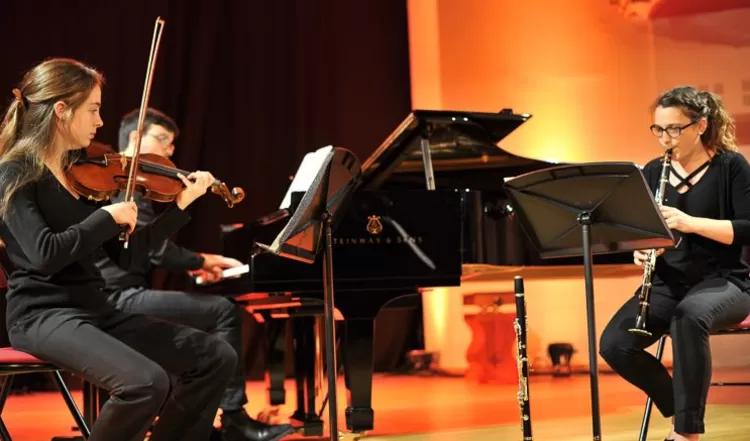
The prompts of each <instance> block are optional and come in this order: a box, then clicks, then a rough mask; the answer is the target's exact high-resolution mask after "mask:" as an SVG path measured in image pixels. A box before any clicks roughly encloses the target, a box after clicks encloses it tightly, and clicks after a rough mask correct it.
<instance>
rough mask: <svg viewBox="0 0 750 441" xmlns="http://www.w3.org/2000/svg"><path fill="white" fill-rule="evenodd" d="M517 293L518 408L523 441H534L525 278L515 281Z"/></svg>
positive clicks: (519, 277) (515, 324)
mask: <svg viewBox="0 0 750 441" xmlns="http://www.w3.org/2000/svg"><path fill="white" fill-rule="evenodd" d="M513 282H514V285H515V292H516V319H515V321H514V322H513V327H514V328H515V331H516V346H517V357H516V360H517V364H518V386H519V387H518V406H519V407H520V409H521V432H522V434H523V441H532V437H531V406H530V402H529V360H528V357H527V356H526V328H527V327H528V321H527V318H526V297H525V293H524V288H523V277H521V276H516V277H515V278H514V280H513Z"/></svg>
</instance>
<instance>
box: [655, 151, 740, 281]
mask: <svg viewBox="0 0 750 441" xmlns="http://www.w3.org/2000/svg"><path fill="white" fill-rule="evenodd" d="M661 164H662V163H661V158H655V159H653V160H651V161H650V162H649V163H648V164H646V165H645V166H644V168H643V175H644V177H645V178H646V181H647V182H648V184H649V187H650V188H651V190H652V191H653V192H655V191H656V188H657V186H658V184H659V175H660V172H661ZM666 197H667V201H666V202H665V205H668V206H672V207H675V208H677V209H680V210H681V211H683V212H684V213H686V214H688V215H691V216H697V217H708V218H713V219H719V220H728V221H730V222H731V224H732V228H733V231H734V240H733V241H732V243H731V244H728V245H727V244H723V243H720V242H717V241H714V240H711V239H708V238H706V237H703V236H700V235H698V234H686V233H681V232H676V234H677V236H678V237H681V238H682V240H681V242H680V244H679V246H678V247H677V248H673V249H668V250H666V252H665V253H664V254H663V255H661V256H660V257H659V258H657V260H656V276H657V279H661V281H666V282H667V283H669V284H670V285H672V284H675V283H677V284H680V285H682V287H684V288H685V289H689V288H690V287H691V286H692V285H694V284H695V283H697V282H699V281H700V280H702V279H705V278H712V277H722V278H726V279H728V280H730V281H732V282H733V283H735V284H736V285H738V286H739V287H740V288H741V289H742V290H750V276H749V274H750V265H748V264H747V262H745V260H744V256H743V254H744V249H743V248H744V247H747V246H749V245H750V164H748V161H747V159H746V158H745V157H744V156H743V155H742V154H740V153H736V152H721V153H719V154H717V155H716V156H714V158H713V159H712V160H711V164H710V166H709V168H708V170H706V172H705V174H704V175H703V176H702V177H701V178H700V180H698V182H697V183H696V185H695V187H694V188H692V189H690V190H689V191H687V192H686V193H685V194H682V195H680V194H678V193H677V191H676V190H675V189H674V188H673V187H671V186H668V188H667V192H666Z"/></svg>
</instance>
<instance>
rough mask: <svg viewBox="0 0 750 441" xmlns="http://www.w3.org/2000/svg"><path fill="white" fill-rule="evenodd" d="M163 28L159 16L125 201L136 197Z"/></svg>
mask: <svg viewBox="0 0 750 441" xmlns="http://www.w3.org/2000/svg"><path fill="white" fill-rule="evenodd" d="M163 30H164V20H163V19H162V18H161V17H157V18H156V23H155V24H154V35H153V37H152V38H151V53H150V54H149V56H148V66H147V67H146V82H145V84H144V85H143V95H142V96H141V108H140V110H139V111H138V127H136V137H135V153H133V157H132V158H131V160H130V170H129V172H128V185H127V188H126V189H125V202H132V201H133V200H134V199H135V183H136V179H137V176H138V159H139V156H140V154H141V138H142V137H143V124H144V121H145V119H146V111H147V109H148V100H149V98H150V97H151V83H153V80H154V65H155V64H156V56H157V55H158V53H159V43H160V42H161V33H162V31H163ZM123 159H124V157H123ZM129 237H130V234H129V233H128V232H127V231H124V232H122V233H121V234H120V240H123V241H125V244H124V246H125V248H127V247H128V239H129Z"/></svg>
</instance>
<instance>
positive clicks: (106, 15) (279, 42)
mask: <svg viewBox="0 0 750 441" xmlns="http://www.w3.org/2000/svg"><path fill="white" fill-rule="evenodd" d="M2 9H3V13H2V14H0V29H2V30H3V35H4V36H5V38H4V44H3V50H2V68H0V97H4V98H2V103H3V104H6V103H7V102H9V101H10V100H11V99H12V95H11V89H12V88H13V87H15V86H16V84H17V82H18V81H19V80H20V77H21V75H22V74H23V72H24V71H26V70H27V69H29V68H31V67H32V66H33V65H35V64H36V63H38V62H40V61H42V60H43V59H45V58H48V57H71V58H76V59H79V60H81V61H84V62H87V63H89V64H91V65H93V66H94V67H96V68H98V69H100V70H101V71H102V72H103V73H104V75H105V77H106V80H107V84H106V86H105V89H104V92H103V100H104V102H103V108H102V116H103V119H104V122H105V124H104V127H102V128H101V129H100V131H99V134H98V136H97V140H99V141H101V142H104V143H106V144H109V145H112V146H115V145H116V143H117V130H118V125H119V119H120V117H121V116H122V115H123V114H124V113H126V112H127V111H129V110H131V109H134V108H137V107H139V105H140V101H141V96H142V91H143V86H144V81H145V74H146V66H147V61H148V56H149V49H150V46H151V40H152V35H153V28H154V22H155V19H156V17H157V16H161V17H162V18H163V19H164V20H165V21H166V24H165V27H164V32H163V36H162V40H161V46H160V50H159V53H158V59H157V62H156V66H155V72H154V80H153V86H152V90H151V97H150V105H151V106H152V107H156V108H159V109H161V110H163V111H165V112H166V113H168V114H169V115H171V116H172V117H173V118H174V119H175V120H176V121H177V123H178V125H179V126H180V129H181V134H180V136H179V137H178V139H177V141H176V152H175V156H174V157H173V160H174V162H175V163H176V165H177V166H178V167H180V168H182V169H187V170H208V171H211V172H212V173H213V174H214V175H215V176H216V177H217V178H218V179H220V180H222V181H224V182H226V184H227V185H228V186H229V187H230V188H231V187H234V186H240V187H243V188H244V189H245V191H246V192H247V199H246V200H245V201H244V202H243V203H241V204H239V205H237V206H235V207H234V208H232V209H229V208H228V207H226V205H224V203H223V202H222V200H221V199H220V198H218V197H216V196H214V195H211V194H207V195H206V196H204V197H203V198H201V199H200V200H198V201H197V202H196V203H194V204H193V206H192V208H191V209H190V211H191V213H192V216H193V220H192V222H191V223H189V224H188V225H187V226H186V227H184V228H183V229H182V230H181V232H180V233H179V234H178V236H177V237H175V240H176V241H177V243H179V244H181V245H183V246H186V247H188V248H190V249H193V250H196V251H204V252H215V253H218V252H220V240H219V224H226V223H237V222H247V221H249V220H251V219H253V218H255V217H257V216H259V215H262V214H266V213H268V212H271V211H274V210H275V208H276V207H277V206H278V204H279V203H280V201H281V198H282V197H283V195H284V193H285V191H286V187H287V185H288V184H289V177H290V175H291V174H292V173H294V172H295V170H296V168H297V166H298V165H299V163H300V161H301V160H302V157H303V156H304V154H305V153H307V152H309V151H312V150H315V149H317V148H319V147H323V146H326V145H330V144H333V145H336V146H339V147H345V148H348V149H350V150H352V151H353V152H354V153H355V154H356V155H358V157H359V158H360V160H361V161H364V160H365V159H366V158H367V156H368V155H369V154H370V153H371V152H372V151H374V149H375V148H376V147H377V146H378V145H379V144H380V143H381V142H382V141H383V140H384V139H385V138H386V137H387V136H388V134H389V133H390V132H391V131H392V130H393V129H394V128H395V127H396V126H397V125H398V124H399V123H400V121H401V120H402V119H403V118H404V117H405V116H406V115H407V113H408V112H409V111H410V110H411V103H410V78H409V56H408V38H407V12H406V2H405V1H404V0H369V1H356V2H353V1H346V0H315V1H310V0H296V1H295V0H274V1H256V0H242V1H235V0H212V1H199V0H195V1H185V0H130V1H106V2H92V1H71V0H68V1H64V2H61V1H40V0H24V1H18V2H4V3H3V8H2ZM185 284H186V279H185V277H184V275H182V274H169V275H168V277H164V275H163V274H162V277H161V278H158V279H157V286H158V287H163V288H180V287H184V286H185ZM414 317H415V318H416V315H414ZM399 323H402V324H399ZM378 325H379V327H385V329H388V330H391V332H394V333H406V332H407V330H406V325H404V324H403V317H401V318H399V319H398V320H395V319H394V320H392V321H391V320H387V319H384V320H378ZM386 341H389V343H388V344H389V345H392V344H393V341H392V340H391V339H386ZM376 352H377V351H376ZM381 352H388V351H381ZM392 364H393V361H392V360H391V361H386V362H381V365H392Z"/></svg>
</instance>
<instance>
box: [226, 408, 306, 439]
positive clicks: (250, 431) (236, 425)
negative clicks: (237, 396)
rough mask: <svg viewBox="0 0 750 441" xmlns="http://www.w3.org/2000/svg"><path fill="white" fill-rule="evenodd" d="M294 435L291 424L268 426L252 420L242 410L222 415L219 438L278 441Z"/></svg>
mask: <svg viewBox="0 0 750 441" xmlns="http://www.w3.org/2000/svg"><path fill="white" fill-rule="evenodd" d="M292 433H294V427H292V425H291V424H277V425H270V424H265V423H261V422H260V421H257V420H254V419H252V418H250V416H248V414H247V413H245V411H244V410H242V411H238V412H229V413H222V415H221V436H222V439H223V440H224V441H279V440H280V439H281V438H283V437H285V436H287V435H290V434H292Z"/></svg>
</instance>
